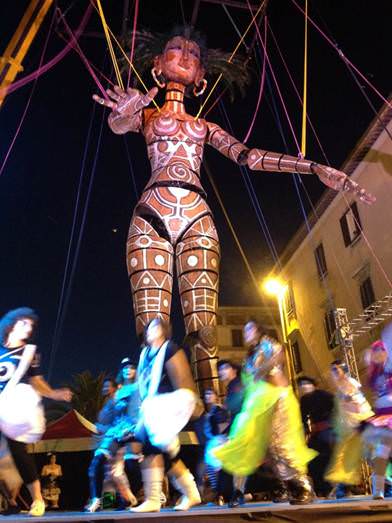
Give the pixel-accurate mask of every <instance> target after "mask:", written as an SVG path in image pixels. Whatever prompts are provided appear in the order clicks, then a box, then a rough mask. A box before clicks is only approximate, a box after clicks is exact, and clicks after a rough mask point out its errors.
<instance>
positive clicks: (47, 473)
mask: <svg viewBox="0 0 392 523" xmlns="http://www.w3.org/2000/svg"><path fill="white" fill-rule="evenodd" d="M62 476H63V471H62V469H61V465H59V464H58V463H56V454H49V463H48V464H47V465H44V466H43V467H42V471H41V477H42V478H43V484H44V486H43V489H42V496H43V498H44V501H45V503H46V506H47V507H49V508H59V499H60V494H61V489H60V486H59V479H60V478H61V477H62Z"/></svg>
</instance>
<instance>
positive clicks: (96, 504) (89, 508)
mask: <svg viewBox="0 0 392 523" xmlns="http://www.w3.org/2000/svg"><path fill="white" fill-rule="evenodd" d="M101 508H102V505H101V498H92V499H90V502H89V503H88V504H87V505H86V506H85V507H84V511H85V512H97V511H98V510H101Z"/></svg>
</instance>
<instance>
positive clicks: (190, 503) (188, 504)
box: [174, 495, 201, 510]
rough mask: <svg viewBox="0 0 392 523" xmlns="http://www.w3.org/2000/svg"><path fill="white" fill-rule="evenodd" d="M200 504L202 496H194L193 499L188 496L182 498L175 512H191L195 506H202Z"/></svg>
mask: <svg viewBox="0 0 392 523" xmlns="http://www.w3.org/2000/svg"><path fill="white" fill-rule="evenodd" d="M200 503H201V497H200V495H198V496H197V497H196V496H195V495H193V496H192V497H191V498H188V496H181V498H180V502H179V503H178V504H177V505H176V506H175V507H174V510H189V509H190V508H192V507H194V506H195V505H200Z"/></svg>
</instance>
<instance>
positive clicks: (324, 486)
mask: <svg viewBox="0 0 392 523" xmlns="http://www.w3.org/2000/svg"><path fill="white" fill-rule="evenodd" d="M297 386H298V394H299V398H300V408H301V415H302V422H303V424H304V427H305V433H306V435H307V444H308V447H310V448H311V449H314V450H316V451H317V452H318V455H317V456H316V457H315V458H314V459H312V461H310V462H309V464H308V470H309V475H310V477H311V478H312V481H313V485H314V489H315V491H316V494H317V496H319V497H327V496H328V495H329V494H330V492H331V490H332V485H331V484H330V483H329V482H328V481H326V480H325V479H324V474H325V471H326V469H327V467H328V463H329V462H330V459H331V455H332V451H333V446H334V443H335V434H334V430H333V411H334V405H335V403H334V396H333V394H331V393H330V392H328V391H326V390H322V389H320V388H318V387H317V386H316V381H315V380H314V379H313V378H310V377H309V376H301V377H300V378H298V379H297Z"/></svg>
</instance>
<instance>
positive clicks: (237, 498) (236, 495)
mask: <svg viewBox="0 0 392 523" xmlns="http://www.w3.org/2000/svg"><path fill="white" fill-rule="evenodd" d="M244 504H245V497H244V493H243V492H241V491H240V490H235V491H234V492H233V495H232V496H231V499H230V501H229V503H228V507H229V508H236V507H239V506H241V505H244Z"/></svg>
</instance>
